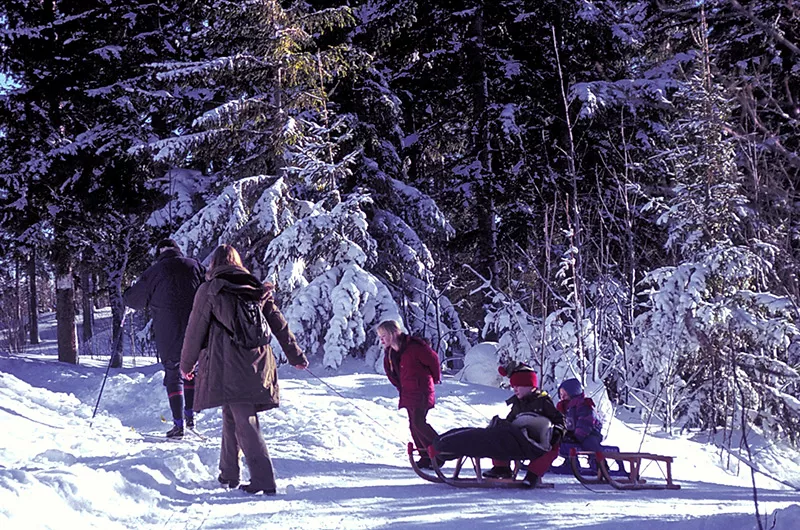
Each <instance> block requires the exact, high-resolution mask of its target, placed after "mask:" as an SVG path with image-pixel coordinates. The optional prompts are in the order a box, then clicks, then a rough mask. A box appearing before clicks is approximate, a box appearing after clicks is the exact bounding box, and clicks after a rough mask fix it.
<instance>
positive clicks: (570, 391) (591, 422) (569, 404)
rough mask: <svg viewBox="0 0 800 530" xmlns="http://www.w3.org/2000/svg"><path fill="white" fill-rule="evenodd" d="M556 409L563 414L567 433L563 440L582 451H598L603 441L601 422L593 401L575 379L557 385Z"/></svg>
mask: <svg viewBox="0 0 800 530" xmlns="http://www.w3.org/2000/svg"><path fill="white" fill-rule="evenodd" d="M558 395H559V397H560V398H561V401H559V402H558V405H557V408H558V411H559V412H561V413H562V414H563V415H564V418H565V423H566V426H567V433H566V434H565V435H564V442H568V443H569V444H571V445H576V446H578V447H579V448H580V450H582V451H600V450H602V448H601V446H600V443H601V442H602V441H603V434H602V430H603V424H602V423H601V422H600V420H599V419H598V418H597V416H596V415H595V412H594V401H592V398H588V397H586V396H585V395H584V393H583V385H581V382H580V381H578V380H577V379H574V378H573V379H567V380H565V381H564V382H563V383H561V385H559V387H558ZM562 456H565V455H562Z"/></svg>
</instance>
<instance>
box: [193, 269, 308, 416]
mask: <svg viewBox="0 0 800 530" xmlns="http://www.w3.org/2000/svg"><path fill="white" fill-rule="evenodd" d="M237 295H238V296H244V297H249V298H251V299H253V300H259V299H260V300H261V301H262V304H263V306H262V307H263V312H264V315H265V316H266V318H267V322H268V323H269V329H270V331H271V332H272V333H273V334H274V335H275V337H276V338H277V339H278V342H279V343H280V345H281V348H282V349H283V352H284V353H285V354H286V357H287V359H289V363H290V364H292V365H293V366H297V365H301V364H307V361H306V357H305V355H304V354H303V352H302V351H301V350H300V348H299V347H298V345H297V341H296V340H295V337H294V335H293V334H292V332H291V331H289V327H288V325H287V323H286V320H285V319H284V317H283V314H282V313H281V312H280V310H279V309H278V308H277V306H276V305H275V301H274V300H273V298H272V292H271V289H269V288H267V287H265V286H264V285H262V284H261V282H260V281H258V279H257V278H256V277H255V276H253V275H252V274H250V273H248V272H247V271H246V270H244V269H242V268H240V267H235V266H232V265H227V266H221V267H217V268H216V269H215V270H214V272H213V273H212V278H211V280H210V281H207V282H205V283H204V284H202V285H201V286H200V287H199V288H198V290H197V293H196V295H195V297H194V305H193V306H192V313H191V315H190V316H189V324H188V326H187V328H186V336H185V337H184V340H183V348H182V350H181V370H182V371H183V372H184V373H189V372H191V371H192V370H193V369H194V367H195V364H196V365H197V373H196V375H195V396H194V407H193V408H194V410H203V409H208V408H213V407H219V406H222V405H225V404H228V403H253V404H254V405H256V410H257V411H261V410H267V409H271V408H275V407H277V406H278V404H279V398H278V371H277V366H276V363H275V356H274V355H273V353H272V348H271V347H270V346H269V345H266V346H262V347H260V348H257V349H252V350H247V349H244V348H242V347H240V346H238V345H237V344H236V343H234V342H233V339H232V337H231V335H230V333H229V332H228V331H227V330H228V329H233V318H234V317H235V315H236V304H237V298H236V296H237ZM223 326H224V327H223Z"/></svg>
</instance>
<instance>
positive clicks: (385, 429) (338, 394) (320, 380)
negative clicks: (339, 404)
mask: <svg viewBox="0 0 800 530" xmlns="http://www.w3.org/2000/svg"><path fill="white" fill-rule="evenodd" d="M306 372H308V373H309V374H310V375H311V376H312V377H314V379H316V380H318V381H319V382H320V383H322V384H323V385H325V386H326V387H328V388H329V389H330V390H331V391H332V392H333V393H334V394H336V395H337V396H339V397H340V398H342V399H344V400H345V401H347V402H348V403H349V404H350V405H352V406H353V407H354V408H356V409H357V410H358V411H359V412H361V414H363V415H364V416H366V417H367V418H369V420H370V421H371V422H372V423H374V424H375V425H377V426H378V427H380V428H381V429H383V430H384V431H386V433H388V434H389V435H390V436H391V437H392V438H394V437H395V435H394V433H392V432H390V431H389V429H387V428H386V427H384V426H383V425H381V424H380V423H378V420H376V419H375V418H373V417H372V416H370V415H369V414H367V413H366V412H365V411H364V409H362V408H361V407H359V406H358V405H356V404H355V402H353V400H352V399H350V398H348V397H346V396H344V395H342V393H341V392H339V391H338V390H336V389H335V388H333V387H332V386H331V385H329V384H328V383H327V382H325V381H323V380H322V378H321V377H319V376H318V375H317V374H315V373H314V372H312V371H311V370H309V369H308V367H306Z"/></svg>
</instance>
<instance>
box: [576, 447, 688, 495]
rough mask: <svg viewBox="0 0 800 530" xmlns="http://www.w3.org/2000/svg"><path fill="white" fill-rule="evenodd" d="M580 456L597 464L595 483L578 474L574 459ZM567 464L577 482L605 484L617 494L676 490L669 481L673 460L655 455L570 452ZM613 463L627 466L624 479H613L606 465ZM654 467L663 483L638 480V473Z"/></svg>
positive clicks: (613, 476) (578, 467)
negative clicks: (623, 463)
mask: <svg viewBox="0 0 800 530" xmlns="http://www.w3.org/2000/svg"><path fill="white" fill-rule="evenodd" d="M580 456H588V457H592V456H593V457H594V458H595V459H596V462H597V469H598V475H597V479H589V478H587V477H585V476H584V475H582V474H581V470H580V465H579V464H578V458H579V457H580ZM569 460H570V464H571V465H572V469H573V474H574V475H575V478H577V479H578V481H579V482H582V483H584V484H601V483H606V484H609V485H611V486H612V487H613V488H615V489H618V490H644V489H651V490H663V489H668V490H679V489H681V487H680V485H679V484H675V483H674V482H673V480H672V462H673V460H674V457H671V456H663V455H656V454H652V453H622V452H619V451H578V450H577V449H575V448H572V449H571V450H570V458H569ZM609 460H614V461H616V462H620V461H621V462H627V463H628V465H629V467H630V471H629V472H628V474H627V477H619V476H615V475H613V474H612V473H611V472H610V470H609V468H608V461H609ZM642 464H644V466H645V467H644V469H646V468H647V467H649V466H650V465H651V464H655V465H656V466H658V468H659V469H660V470H661V474H662V476H663V478H664V482H663V483H653V482H648V481H647V480H645V479H643V478H641V472H642V471H643V470H644V469H643V468H642Z"/></svg>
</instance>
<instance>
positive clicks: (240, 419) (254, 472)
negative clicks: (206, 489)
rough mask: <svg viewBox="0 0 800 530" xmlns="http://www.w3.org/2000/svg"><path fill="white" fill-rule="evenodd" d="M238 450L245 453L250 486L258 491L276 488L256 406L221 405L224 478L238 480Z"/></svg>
mask: <svg viewBox="0 0 800 530" xmlns="http://www.w3.org/2000/svg"><path fill="white" fill-rule="evenodd" d="M239 449H241V450H242V453H244V460H245V462H246V463H247V469H248V470H249V471H250V484H251V485H252V486H253V487H256V488H259V489H275V473H274V471H273V469H272V460H271V459H270V457H269V451H267V444H266V442H265V441H264V437H263V436H262V435H261V428H260V427H259V424H258V416H257V415H256V407H255V405H253V404H252V403H229V404H228V405H223V406H222V447H220V453H219V470H220V472H221V476H222V478H224V479H226V480H234V479H238V478H239Z"/></svg>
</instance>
